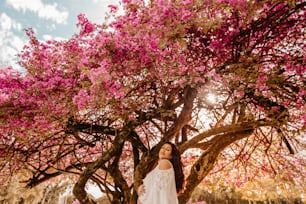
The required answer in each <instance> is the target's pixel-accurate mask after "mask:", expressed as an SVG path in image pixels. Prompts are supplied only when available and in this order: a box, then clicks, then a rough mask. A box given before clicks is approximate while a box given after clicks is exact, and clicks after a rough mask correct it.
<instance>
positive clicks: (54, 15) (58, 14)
mask: <svg viewBox="0 0 306 204" xmlns="http://www.w3.org/2000/svg"><path fill="white" fill-rule="evenodd" d="M6 3H7V4H8V5H10V6H12V7H13V8H14V9H16V10H17V11H22V12H24V13H25V12H26V11H32V12H34V13H36V14H37V15H38V17H39V18H42V19H47V20H52V21H55V22H56V23H58V24H65V23H67V19H68V15H69V13H68V11H60V10H59V9H58V8H57V4H56V3H53V4H44V3H43V2H42V1H41V0H26V1H25V0H6Z"/></svg>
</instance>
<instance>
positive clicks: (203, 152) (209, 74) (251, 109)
mask: <svg viewBox="0 0 306 204" xmlns="http://www.w3.org/2000/svg"><path fill="white" fill-rule="evenodd" d="M122 6H123V8H124V10H125V13H124V15H121V16H119V15H116V11H117V7H116V6H110V8H111V15H113V16H114V19H115V20H113V21H111V22H110V23H108V24H103V25H96V24H92V23H91V22H89V21H88V20H87V19H86V17H85V16H84V15H82V14H81V15H79V16H78V17H79V23H78V26H79V27H80V33H79V34H77V35H75V36H73V37H72V38H71V39H69V40H67V41H53V40H51V41H47V42H40V41H38V40H37V38H36V37H35V34H34V33H33V31H32V30H31V29H28V30H27V35H28V36H29V39H30V43H29V45H28V46H25V48H24V50H23V51H22V52H21V53H20V59H21V60H20V65H21V66H22V67H24V68H25V69H26V72H25V73H18V72H16V71H14V70H13V69H12V68H7V69H2V70H1V72H0V110H1V112H0V117H1V118H0V125H1V129H0V158H1V159H0V165H1V175H2V176H7V175H10V174H13V173H14V172H18V170H20V169H28V170H29V172H31V174H30V176H29V180H28V182H27V185H28V186H35V185H38V184H39V183H42V182H44V181H46V180H48V179H50V178H53V177H56V176H58V175H61V174H74V175H77V176H78V180H77V182H76V183H75V186H74V190H73V192H74V194H75V196H76V197H77V199H78V200H79V201H80V203H87V204H91V203H94V201H93V200H91V199H90V198H89V197H88V196H87V192H86V191H85V186H86V183H87V182H88V181H89V180H92V181H93V182H95V183H96V184H97V185H98V186H99V187H100V188H101V190H102V191H103V192H105V193H106V194H108V195H111V196H110V197H109V198H110V199H111V200H112V202H113V203H136V199H137V195H136V194H135V191H131V189H136V188H137V187H138V186H139V184H140V183H141V179H142V178H143V176H144V175H143V171H142V170H143V169H144V168H145V167H146V166H147V165H148V163H150V161H151V160H152V156H153V157H154V156H155V155H156V153H157V151H158V148H159V147H160V146H161V144H162V143H163V142H165V141H169V140H171V141H174V142H175V143H176V144H177V145H178V147H179V149H180V151H181V153H182V155H183V158H184V159H185V160H184V161H185V162H184V163H185V170H186V185H185V189H184V191H183V192H181V193H180V195H179V200H180V203H186V202H187V201H188V200H189V198H190V196H191V193H192V191H193V190H194V188H195V187H196V186H197V185H199V184H200V183H201V182H203V181H204V182H205V181H206V182H207V181H208V180H209V178H214V176H216V175H218V173H222V175H230V176H228V177H227V178H228V179H223V180H226V181H224V183H227V184H230V183H234V184H236V186H238V187H239V186H241V185H243V183H244V182H246V181H250V180H252V179H256V178H257V177H265V176H269V175H271V174H272V175H279V177H280V178H281V179H283V180H285V181H291V182H295V183H297V184H299V183H300V184H303V180H301V179H303V176H305V169H303V166H304V165H305V158H303V156H299V154H298V152H299V151H300V150H302V149H303V148H304V147H305V124H306V123H305V121H306V120H305V119H306V115H305V110H306V105H305V94H306V90H305V83H306V81H305V76H306V73H305V70H306V67H305V60H306V58H305V27H306V26H305V24H306V20H305V15H306V13H305V6H306V2H304V1H301V0H296V1H294V0H293V1H291V0H288V1H278V0H271V1H253V0H251V1H240V0H237V1H235V0H215V1H202V0H201V1H197V0H177V1H170V0H152V1H150V2H147V1H145V2H143V1H142V0H123V1H122ZM212 99H214V100H212ZM152 147H156V148H152ZM235 172H236V173H235ZM209 173H211V174H209ZM208 174H209V176H207V175H208ZM241 175H243V176H241Z"/></svg>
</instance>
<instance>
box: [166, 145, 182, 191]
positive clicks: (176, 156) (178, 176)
mask: <svg viewBox="0 0 306 204" xmlns="http://www.w3.org/2000/svg"><path fill="white" fill-rule="evenodd" d="M165 144H169V145H171V147H172V157H171V159H170V162H171V163H172V166H173V169H174V174H175V184H176V192H178V193H179V192H180V191H181V190H182V189H183V184H184V179H185V176H184V173H183V164H182V161H181V154H180V152H179V151H178V149H177V147H176V146H175V144H173V143H172V142H166V143H165Z"/></svg>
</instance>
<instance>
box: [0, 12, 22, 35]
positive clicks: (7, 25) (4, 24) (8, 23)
mask: <svg viewBox="0 0 306 204" xmlns="http://www.w3.org/2000/svg"><path fill="white" fill-rule="evenodd" d="M0 28H1V30H0V32H5V31H8V30H11V29H16V30H19V31H20V30H21V24H20V23H17V22H15V21H14V20H12V19H11V18H10V17H9V16H8V15H6V13H1V15H0Z"/></svg>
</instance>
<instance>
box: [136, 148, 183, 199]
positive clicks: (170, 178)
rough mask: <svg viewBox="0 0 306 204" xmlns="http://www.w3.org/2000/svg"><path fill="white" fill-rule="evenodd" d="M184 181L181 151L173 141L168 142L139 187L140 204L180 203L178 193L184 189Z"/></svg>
mask: <svg viewBox="0 0 306 204" xmlns="http://www.w3.org/2000/svg"><path fill="white" fill-rule="evenodd" d="M183 182H184V174H183V169H182V162H181V156H180V153H179V151H178V149H177V148H176V146H175V145H174V144H173V143H171V142H166V143H165V144H164V145H163V146H162V147H161V149H160V150H159V153H158V159H157V160H156V161H155V163H154V166H153V168H151V169H150V172H149V173H148V174H147V175H146V177H145V178H144V179H143V184H142V185H140V186H139V188H138V189H137V193H138V195H139V198H138V204H178V198H177V193H179V192H180V191H181V190H182V188H183Z"/></svg>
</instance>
